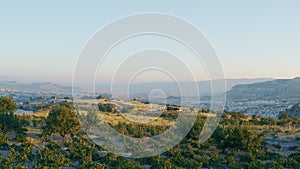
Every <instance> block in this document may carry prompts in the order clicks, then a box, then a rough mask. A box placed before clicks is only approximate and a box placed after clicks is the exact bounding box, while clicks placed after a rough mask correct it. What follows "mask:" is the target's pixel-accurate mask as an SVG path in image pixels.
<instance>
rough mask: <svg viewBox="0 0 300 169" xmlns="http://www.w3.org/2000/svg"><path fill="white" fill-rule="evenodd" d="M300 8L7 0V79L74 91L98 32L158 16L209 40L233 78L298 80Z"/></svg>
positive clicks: (268, 3)
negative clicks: (129, 19) (128, 19)
mask: <svg viewBox="0 0 300 169" xmlns="http://www.w3.org/2000/svg"><path fill="white" fill-rule="evenodd" d="M299 7H300V1H296V0H294V1H292V0H288V1H279V0H265V1H258V0H253V1H238V0H236V1H230V0H229V1H199V0H195V1H188V2H187V1H171V0H169V1H167V0H166V1H147V2H145V1H76V0H73V1H71V0H70V1H68V0H66V1H55V0H54V1H47V2H46V1H30V0H28V1H15V0H11V1H0V58H1V62H0V77H10V78H12V79H17V80H19V81H24V82H33V81H36V82H37V81H51V82H56V83H61V84H71V83H72V76H73V71H74V69H75V65H76V61H77V58H78V56H79V54H80V51H81V49H82V48H83V46H84V45H85V44H86V42H87V41H88V39H89V38H90V37H91V36H92V35H93V34H94V33H95V32H96V31H97V30H99V29H100V28H101V27H103V26H104V25H106V24H107V23H110V22H112V21H114V20H117V19H119V18H122V17H124V16H128V15H132V14H136V13H144V12H158V13H166V14H171V15H174V16H178V17H180V18H183V19H184V20H186V21H188V22H190V23H192V24H193V25H194V26H196V27H197V28H198V29H199V30H200V31H201V32H202V33H203V34H205V36H206V37H207V38H208V39H209V41H210V42H211V43H212V44H213V46H214V47H215V49H216V51H217V53H218V55H219V59H220V62H221V63H222V66H223V70H224V73H225V77H226V78H258V77H272V78H293V77H297V76H300V68H299V63H300V22H299V18H300V10H299ZM154 40H158V42H157V43H156V44H160V43H162V41H163V40H162V39H159V38H157V39H155V38H152V40H150V41H154ZM143 41H144V42H147V37H146V38H144V39H143ZM143 44H144V45H147V44H148V43H143ZM149 44H151V43H149ZM163 44H165V43H163ZM150 47H151V46H150ZM125 48H126V47H125ZM119 53H121V52H119ZM183 57H187V56H183ZM186 60H188V59H187V58H186ZM113 62H114V61H111V62H109V61H107V64H106V66H107V67H110V64H114V63H113ZM115 64H116V63H115ZM193 66H195V65H193ZM193 66H191V67H193ZM200 67H201V66H199V71H202V68H200ZM200 69H201V70H200ZM106 71H107V72H108V73H107V74H105V71H100V74H101V73H102V74H103V77H104V76H105V77H108V78H109V76H110V74H109V72H112V71H114V70H110V69H107V70H106ZM179 76H180V75H179ZM100 79H101V78H100ZM140 79H143V80H145V79H147V78H140ZM148 80H149V79H148ZM150 80H157V79H150ZM179 80H186V79H184V77H179Z"/></svg>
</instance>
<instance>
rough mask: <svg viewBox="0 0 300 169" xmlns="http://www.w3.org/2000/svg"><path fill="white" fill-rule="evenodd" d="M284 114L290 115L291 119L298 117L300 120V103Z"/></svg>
mask: <svg viewBox="0 0 300 169" xmlns="http://www.w3.org/2000/svg"><path fill="white" fill-rule="evenodd" d="M282 113H288V115H289V116H291V117H298V118H300V103H299V104H296V105H294V106H293V107H292V108H290V109H287V110H285V111H283V112H282Z"/></svg>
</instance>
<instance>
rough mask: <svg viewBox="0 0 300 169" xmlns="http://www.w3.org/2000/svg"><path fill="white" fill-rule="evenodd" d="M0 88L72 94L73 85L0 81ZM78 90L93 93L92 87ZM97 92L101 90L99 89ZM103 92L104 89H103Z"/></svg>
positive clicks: (77, 89) (78, 89)
mask: <svg viewBox="0 0 300 169" xmlns="http://www.w3.org/2000/svg"><path fill="white" fill-rule="evenodd" d="M0 89H12V90H18V91H23V92H25V91H28V92H36V93H41V92H48V93H64V94H71V93H72V87H71V86H63V85H59V84H55V83H51V82H41V83H29V84H25V83H19V82H17V81H0ZM75 89H76V91H80V92H82V93H92V92H93V90H91V89H84V88H79V87H75ZM97 92H100V91H99V90H97ZM101 92H102V91H101Z"/></svg>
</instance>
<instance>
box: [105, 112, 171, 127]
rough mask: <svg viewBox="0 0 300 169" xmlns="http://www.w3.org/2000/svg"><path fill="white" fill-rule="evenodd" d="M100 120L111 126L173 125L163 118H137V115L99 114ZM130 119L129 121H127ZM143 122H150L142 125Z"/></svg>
mask: <svg viewBox="0 0 300 169" xmlns="http://www.w3.org/2000/svg"><path fill="white" fill-rule="evenodd" d="M101 116H102V118H103V119H104V120H105V121H106V122H107V123H110V124H112V125H117V124H119V123H127V124H130V123H132V124H144V125H151V126H161V125H165V126H171V125H173V124H174V122H173V121H169V120H165V119H163V118H160V117H158V118H154V117H147V116H137V115H127V116H125V117H124V116H122V115H120V114H113V113H103V114H101ZM129 119H130V120H129ZM145 121H150V122H149V123H144V122H145Z"/></svg>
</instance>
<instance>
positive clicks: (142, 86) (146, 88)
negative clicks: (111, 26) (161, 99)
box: [96, 78, 274, 96]
mask: <svg viewBox="0 0 300 169" xmlns="http://www.w3.org/2000/svg"><path fill="white" fill-rule="evenodd" d="M269 80H274V79H272V78H254V79H247V78H243V79H226V88H225V89H224V79H218V80H211V81H210V80H206V81H197V82H180V83H179V84H180V85H181V86H180V88H181V89H182V90H183V91H186V93H185V94H187V95H188V96H197V95H196V91H194V89H195V87H194V86H195V83H196V84H197V85H198V88H199V92H200V95H202V96H203V95H210V94H211V83H214V86H216V90H215V91H214V94H222V93H223V92H224V91H228V90H230V89H231V88H232V87H233V86H236V85H239V84H251V83H257V82H265V81H269ZM177 85H178V84H176V83H175V82H148V83H135V84H131V85H130V86H129V89H130V93H131V94H133V95H142V94H149V93H150V92H151V90H153V89H160V90H162V91H163V92H164V93H165V94H167V95H177V96H178V93H179V92H178V91H179V87H178V86H177ZM96 87H97V88H98V89H103V90H107V91H110V90H111V85H108V84H106V85H105V84H98V85H96ZM112 87H113V90H119V93H120V94H124V93H122V92H124V91H126V90H127V89H128V88H127V87H128V86H127V84H117V85H113V86H112ZM126 92H127V91H126ZM125 94H127V93H125Z"/></svg>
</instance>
